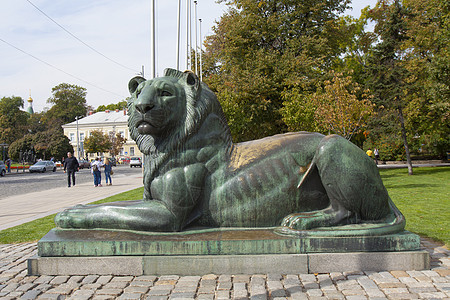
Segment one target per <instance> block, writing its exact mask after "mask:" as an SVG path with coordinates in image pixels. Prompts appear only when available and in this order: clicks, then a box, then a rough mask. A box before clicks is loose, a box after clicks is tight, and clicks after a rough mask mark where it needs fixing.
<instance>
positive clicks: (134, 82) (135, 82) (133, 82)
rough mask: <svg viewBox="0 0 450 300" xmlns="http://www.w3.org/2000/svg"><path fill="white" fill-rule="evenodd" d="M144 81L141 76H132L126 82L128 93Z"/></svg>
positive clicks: (131, 92) (132, 91)
mask: <svg viewBox="0 0 450 300" xmlns="http://www.w3.org/2000/svg"><path fill="white" fill-rule="evenodd" d="M144 81H145V78H144V77H141V76H136V77H134V78H132V79H131V80H130V82H128V90H129V91H130V94H133V93H134V92H135V91H136V89H137V87H138V86H139V84H140V83H141V82H144Z"/></svg>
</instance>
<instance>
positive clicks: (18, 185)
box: [0, 165, 142, 199]
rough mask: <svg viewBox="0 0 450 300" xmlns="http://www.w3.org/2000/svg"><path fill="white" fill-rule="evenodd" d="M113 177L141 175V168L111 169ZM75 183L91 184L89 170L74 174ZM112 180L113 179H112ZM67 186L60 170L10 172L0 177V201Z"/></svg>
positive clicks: (65, 176) (63, 174) (103, 178)
mask: <svg viewBox="0 0 450 300" xmlns="http://www.w3.org/2000/svg"><path fill="white" fill-rule="evenodd" d="M113 170H114V172H115V174H114V176H119V175H122V176H128V175H134V174H139V173H142V168H130V167H129V166H128V165H123V166H117V167H113ZM75 176H76V179H75V181H76V183H77V184H82V183H86V182H90V181H92V182H93V180H94V179H93V176H92V174H91V172H90V170H89V169H81V170H80V171H79V172H77V173H76V175H75ZM113 180H114V178H113ZM102 184H105V175H104V173H103V172H102ZM66 186H67V175H66V174H65V173H64V171H63V169H62V168H58V170H57V171H56V172H45V173H30V172H28V171H25V172H22V171H19V172H18V173H16V172H15V170H14V171H11V173H10V174H6V176H5V177H0V199H4V198H6V197H10V196H14V195H23V194H28V193H31V192H40V191H45V190H50V189H54V188H59V187H66Z"/></svg>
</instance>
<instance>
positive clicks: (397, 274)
mask: <svg viewBox="0 0 450 300" xmlns="http://www.w3.org/2000/svg"><path fill="white" fill-rule="evenodd" d="M391 274H392V276H394V277H395V278H400V277H409V274H408V273H406V272H405V271H391Z"/></svg>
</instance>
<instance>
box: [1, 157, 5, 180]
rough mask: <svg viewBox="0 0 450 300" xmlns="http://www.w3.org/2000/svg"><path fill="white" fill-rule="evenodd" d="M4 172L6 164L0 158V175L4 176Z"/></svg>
mask: <svg viewBox="0 0 450 300" xmlns="http://www.w3.org/2000/svg"><path fill="white" fill-rule="evenodd" d="M5 174H6V166H5V163H4V162H3V160H0V176H2V177H3V176H5Z"/></svg>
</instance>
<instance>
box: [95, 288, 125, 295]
mask: <svg viewBox="0 0 450 300" xmlns="http://www.w3.org/2000/svg"><path fill="white" fill-rule="evenodd" d="M121 293H122V289H99V290H97V291H95V294H96V295H112V296H117V295H119V294H121Z"/></svg>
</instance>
